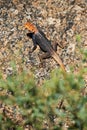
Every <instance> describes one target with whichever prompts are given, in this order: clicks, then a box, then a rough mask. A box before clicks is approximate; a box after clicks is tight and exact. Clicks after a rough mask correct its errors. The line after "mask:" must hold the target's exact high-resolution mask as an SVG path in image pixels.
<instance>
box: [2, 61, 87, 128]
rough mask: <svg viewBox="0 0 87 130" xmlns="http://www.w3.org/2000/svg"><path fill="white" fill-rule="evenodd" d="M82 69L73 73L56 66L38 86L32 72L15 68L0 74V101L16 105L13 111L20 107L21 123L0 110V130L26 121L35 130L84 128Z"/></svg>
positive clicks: (86, 106) (86, 117)
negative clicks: (14, 71) (5, 75)
mask: <svg viewBox="0 0 87 130" xmlns="http://www.w3.org/2000/svg"><path fill="white" fill-rule="evenodd" d="M12 64H13V63H12ZM13 66H14V65H13ZM84 72H85V71H81V72H79V74H78V75H76V76H75V75H74V74H71V73H69V74H63V73H62V72H61V71H60V70H57V69H56V70H54V71H53V72H52V74H51V78H50V80H46V81H45V82H44V84H43V85H42V86H41V87H39V86H38V85H36V83H35V79H34V76H33V74H32V73H31V72H30V73H28V72H21V73H18V72H16V73H15V74H14V75H11V76H8V77H7V79H6V80H4V79H3V78H2V75H1V74H0V95H1V96H0V101H1V102H3V103H4V104H6V105H8V106H10V107H12V108H13V106H17V107H18V110H17V107H16V109H15V115H16V114H17V111H19V113H20V114H21V115H22V119H23V123H21V122H20V123H19V124H17V123H16V122H15V121H14V119H12V118H15V116H13V117H12V118H10V116H8V117H6V116H5V113H4V112H0V113H1V115H0V128H1V130H5V129H6V130H7V129H17V130H22V129H24V126H26V125H30V126H32V129H36V130H37V129H43V130H44V129H47V128H49V129H50V130H51V129H52V130H53V129H54V130H58V129H59V130H61V129H63V127H64V125H66V126H68V129H70V130H72V129H75V130H85V129H87V121H86V120H87V97H86V96H83V95H82V94H81V90H82V89H83V88H84V86H85V83H84V80H83V73H84ZM4 91H5V92H4ZM2 92H3V94H2ZM0 109H1V107H0ZM4 110H5V108H4ZM12 110H13V109H12ZM0 111H1V110H0ZM12 114H14V112H13V113H12ZM15 120H17V119H16V118H15ZM3 124H4V125H3Z"/></svg>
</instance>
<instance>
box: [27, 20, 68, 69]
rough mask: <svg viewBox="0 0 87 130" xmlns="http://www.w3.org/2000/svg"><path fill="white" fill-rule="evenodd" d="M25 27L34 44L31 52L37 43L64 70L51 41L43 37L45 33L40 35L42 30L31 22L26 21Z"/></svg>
mask: <svg viewBox="0 0 87 130" xmlns="http://www.w3.org/2000/svg"><path fill="white" fill-rule="evenodd" d="M25 28H27V29H28V30H29V31H30V33H28V34H27V35H28V36H29V37H30V38H32V41H33V44H34V46H33V49H32V52H33V51H34V50H35V49H36V48H37V45H38V46H39V47H40V49H41V50H42V51H43V52H45V53H46V55H47V57H50V56H51V57H53V58H54V60H55V61H56V62H57V63H58V64H59V65H60V66H61V68H62V70H63V71H66V70H65V66H64V65H63V63H62V60H61V59H60V58H59V56H58V54H57V53H56V52H55V50H54V49H53V46H52V45H51V42H50V41H49V40H48V39H47V38H46V37H45V34H44V35H42V32H40V31H39V30H38V29H37V27H36V26H35V25H34V24H32V23H31V22H26V23H25ZM43 58H44V57H43Z"/></svg>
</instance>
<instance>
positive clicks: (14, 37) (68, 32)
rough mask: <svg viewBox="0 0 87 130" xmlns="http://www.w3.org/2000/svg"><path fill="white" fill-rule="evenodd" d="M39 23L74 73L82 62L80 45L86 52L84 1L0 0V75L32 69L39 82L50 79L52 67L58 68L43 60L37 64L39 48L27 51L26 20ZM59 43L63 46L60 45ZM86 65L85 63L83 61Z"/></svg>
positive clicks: (86, 1)
mask: <svg viewBox="0 0 87 130" xmlns="http://www.w3.org/2000/svg"><path fill="white" fill-rule="evenodd" d="M28 19H30V20H31V21H32V22H33V23H34V24H35V25H38V26H39V27H40V28H41V29H42V31H43V32H44V33H45V34H46V36H47V37H48V39H49V40H51V41H52V43H53V44H54V43H55V42H57V43H58V44H59V46H58V50H57V53H58V54H59V55H60V57H61V59H62V60H63V63H64V65H65V66H66V69H67V71H68V70H70V67H73V68H74V73H77V72H78V71H79V68H80V66H82V65H83V62H82V55H81V53H79V52H80V51H79V48H83V49H84V51H87V0H69V1H68V0H44V1H42V0H33V1H32V0H26V1H25V0H22V1H21V0H7V1H6V0H3V1H0V71H1V72H2V73H3V78H6V77H7V76H8V75H11V74H12V73H14V71H19V72H20V71H23V70H27V71H30V70H31V71H33V73H34V74H35V77H36V78H37V79H39V80H37V81H38V82H39V83H40V82H42V81H43V79H44V78H49V74H50V72H51V70H53V69H54V68H56V67H59V66H58V65H57V63H56V62H55V61H54V60H53V59H51V58H50V59H46V60H45V61H44V62H45V67H41V68H40V67H39V63H40V60H39V58H38V54H41V53H42V52H41V51H40V50H39V48H38V49H37V50H36V51H35V52H33V53H32V54H31V53H29V50H30V49H31V48H32V45H33V44H32V41H31V39H29V38H28V37H27V36H26V34H27V32H28V31H27V30H26V29H25V28H24V24H25V22H26V21H27V20H28ZM60 46H62V48H60ZM84 65H85V67H87V63H86V61H85V63H84ZM13 68H15V69H13Z"/></svg>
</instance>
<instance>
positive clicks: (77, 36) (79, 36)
mask: <svg viewBox="0 0 87 130" xmlns="http://www.w3.org/2000/svg"><path fill="white" fill-rule="evenodd" d="M76 41H77V42H81V35H80V34H77V35H76Z"/></svg>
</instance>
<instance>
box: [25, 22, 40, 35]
mask: <svg viewBox="0 0 87 130" xmlns="http://www.w3.org/2000/svg"><path fill="white" fill-rule="evenodd" d="M24 26H25V28H27V29H28V30H29V31H31V32H33V33H36V32H38V29H37V28H36V27H35V26H34V25H33V24H32V23H31V22H26V23H25V25H24Z"/></svg>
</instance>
